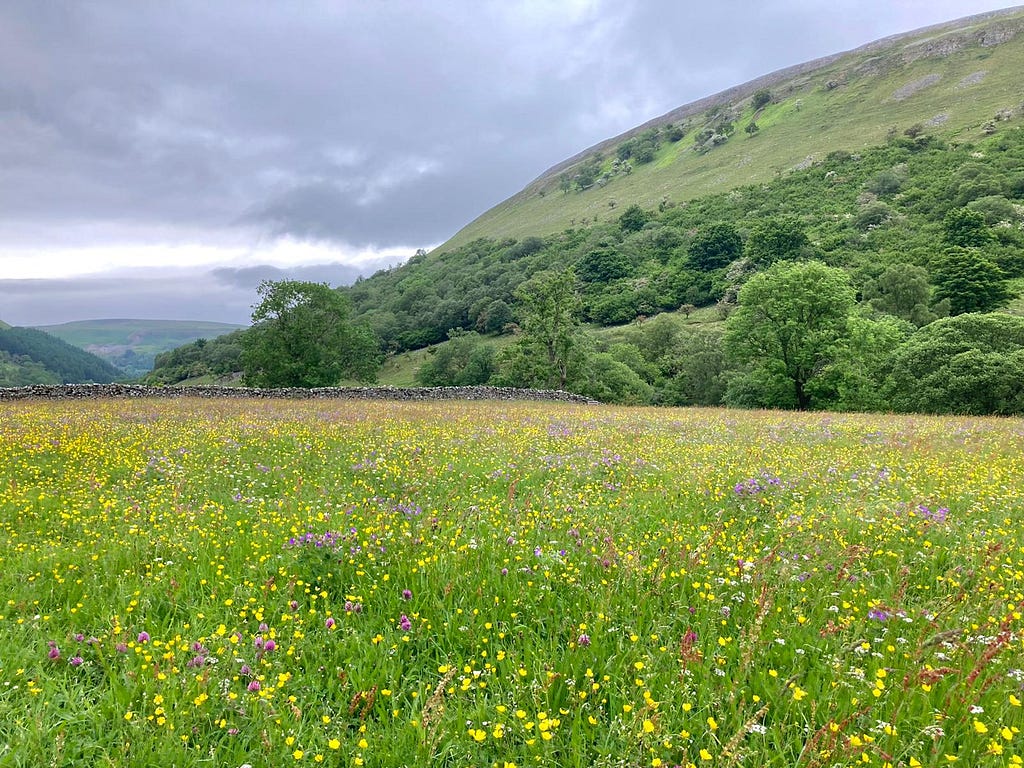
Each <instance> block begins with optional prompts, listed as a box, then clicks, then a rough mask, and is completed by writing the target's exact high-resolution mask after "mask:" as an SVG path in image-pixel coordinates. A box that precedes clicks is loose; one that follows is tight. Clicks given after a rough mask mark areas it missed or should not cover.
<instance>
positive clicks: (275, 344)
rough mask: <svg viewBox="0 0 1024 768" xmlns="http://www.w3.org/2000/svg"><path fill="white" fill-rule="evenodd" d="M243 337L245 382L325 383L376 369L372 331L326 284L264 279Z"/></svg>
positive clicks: (366, 376) (365, 377)
mask: <svg viewBox="0 0 1024 768" xmlns="http://www.w3.org/2000/svg"><path fill="white" fill-rule="evenodd" d="M256 290H257V293H258V294H259V296H260V302H259V304H256V305H255V306H254V307H253V312H252V322H253V325H252V328H250V329H249V331H248V332H247V333H246V334H245V336H244V337H243V349H242V366H243V369H244V371H245V381H246V383H247V384H249V385H252V386H259V387H329V386H335V385H337V384H339V383H340V382H341V381H342V380H343V379H347V378H352V379H357V380H359V381H372V380H374V379H375V378H376V375H377V369H378V368H379V367H380V352H379V347H378V344H377V340H376V339H375V338H374V336H373V334H372V333H371V332H370V331H369V330H368V329H366V328H363V327H361V326H353V325H352V324H351V323H350V322H349V320H348V302H347V301H346V300H345V298H344V297H343V296H342V295H341V294H340V293H338V292H337V291H335V290H333V289H332V288H331V287H330V286H328V285H327V284H325V283H306V282H300V281H297V280H281V281H269V280H264V281H263V282H261V283H260V284H259V286H258V287H257V289H256Z"/></svg>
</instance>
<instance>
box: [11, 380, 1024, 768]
mask: <svg viewBox="0 0 1024 768" xmlns="http://www.w3.org/2000/svg"><path fill="white" fill-rule="evenodd" d="M1022 446H1024V422H1021V421H1019V420H998V419H957V418H929V417H892V416H864V415H841V414H799V413H774V412H773V413H769V412H736V411H725V410H699V409H692V410H674V409H664V410H653V409H626V408H613V407H605V406H579V405H566V404H550V403H548V404H535V403H514V404H509V403H453V402H442V403H384V402H360V401H354V402H348V401H235V400H222V401H209V400H192V399H182V400H161V401H155V400H144V399H140V400H105V401H86V402H33V401H21V402H13V403H7V404H4V405H2V406H0V587H2V590H0V766H5V767H6V766H42V765H51V766H69V765H90V766H232V767H236V768H237V767H241V766H251V767H252V768H259V767H261V766H283V765H293V764H307V763H325V764H327V765H339V766H342V765H343V766H349V765H354V766H419V765H424V766H425V765H450V766H498V767H499V768H511V766H517V767H525V766H652V767H653V768H657V767H658V766H666V767H668V766H684V767H688V768H695V767H700V768H703V767H704V766H707V767H708V768H712V767H714V768H725V767H730V766H749V767H753V766H806V767H808V768H810V767H812V766H814V767H821V768H825V767H826V766H846V765H849V766H853V765H856V766H878V767H879V768H881V767H883V766H891V767H895V766H915V767H916V766H950V765H958V766H1020V765H1024V734H1022V733H1021V729H1022V728H1024V710H1022V706H1021V705H1022V700H1024V620H1022V610H1024V609H1022V606H1024V531H1022V526H1021V521H1022V517H1024V484H1022V478H1024V452H1022V450H1021V449H1022Z"/></svg>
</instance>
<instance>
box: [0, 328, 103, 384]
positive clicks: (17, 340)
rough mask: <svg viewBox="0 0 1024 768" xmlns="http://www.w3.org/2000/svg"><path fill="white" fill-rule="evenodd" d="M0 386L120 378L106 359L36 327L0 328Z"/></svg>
mask: <svg viewBox="0 0 1024 768" xmlns="http://www.w3.org/2000/svg"><path fill="white" fill-rule="evenodd" d="M0 354H2V355H3V360H2V363H3V365H2V366H0V367H2V369H3V371H2V375H0V385H2V386H21V385H24V384H54V383H60V384H78V383H85V382H96V383H107V382H111V381H116V380H117V379H119V378H122V377H123V374H122V372H121V371H119V370H118V369H117V368H115V367H114V366H112V365H111V364H110V363H108V362H107V361H106V360H102V359H101V358H99V357H97V356H96V355H93V354H91V353H89V352H86V351H85V350H83V349H79V348H78V347H75V346H73V345H71V344H68V343H67V342H65V341H63V340H61V339H58V338H57V337H55V336H51V335H50V334H48V333H45V332H43V331H40V330H39V329H37V328H11V327H8V328H3V329H0Z"/></svg>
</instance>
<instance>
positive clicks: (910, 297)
mask: <svg viewBox="0 0 1024 768" xmlns="http://www.w3.org/2000/svg"><path fill="white" fill-rule="evenodd" d="M931 295H932V286H931V284H930V283H929V282H928V271H927V270H926V269H924V267H919V266H917V265H916V264H892V265H890V266H888V267H887V268H886V270H885V271H884V272H883V273H882V274H881V275H879V276H878V277H876V278H875V279H874V280H871V281H869V282H868V283H867V285H865V286H864V298H865V299H867V300H868V301H869V302H870V303H871V306H872V307H874V308H875V309H876V310H878V311H879V312H885V313H886V314H888V315H895V316H896V317H901V318H903V319H904V320H909V321H910V322H912V323H914V325H918V326H921V325H927V324H928V323H930V322H932V321H933V320H935V319H936V318H937V315H936V314H934V313H932V312H931V311H930V310H929V309H928V304H929V303H930V301H931Z"/></svg>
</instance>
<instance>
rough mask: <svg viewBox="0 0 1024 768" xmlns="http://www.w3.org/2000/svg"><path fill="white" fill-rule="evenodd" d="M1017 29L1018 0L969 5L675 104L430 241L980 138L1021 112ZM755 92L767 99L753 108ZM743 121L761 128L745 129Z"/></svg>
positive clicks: (588, 218) (513, 232) (556, 227)
mask: <svg viewBox="0 0 1024 768" xmlns="http://www.w3.org/2000/svg"><path fill="white" fill-rule="evenodd" d="M1022 31H1024V10H1022V9H1021V8H1016V9H1011V10H1009V11H1002V12H997V13H992V14H985V15H981V16H973V17H969V18H967V19H961V20H959V21H954V22H949V23H947V24H942V25H938V26H933V27H929V28H926V29H922V30H917V31H915V32H910V33H907V34H903V35H897V36H894V37H889V38H886V39H884V40H880V41H877V42H874V43H871V44H869V45H866V46H863V47H861V48H858V49H856V50H853V51H850V52H848V53H843V54H838V55H835V56H829V57H826V58H823V59H818V60H816V61H812V62H808V63H806V64H802V65H799V66H796V67H791V68H788V69H785V70H781V71H779V72H775V73H773V74H770V75H767V76H764V77H761V78H758V79H756V80H752V81H750V82H748V83H745V84H743V85H740V86H737V87H735V88H730V89H729V90H726V91H723V92H721V93H718V94H715V95H713V96H709V97H707V98H704V99H701V100H699V101H696V102H693V103H691V104H688V105H685V106H682V107H680V108H678V109H675V110H673V111H671V112H669V113H667V114H665V115H662V116H661V117H658V118H655V119H653V120H650V121H648V122H645V123H644V124H642V125H639V126H637V127H636V128H634V129H632V130H630V131H627V132H626V133H624V134H622V135H620V136H617V137H614V138H611V139H608V140H607V141H604V142H601V143H600V144H598V145H596V146H594V147H591V148H590V149H588V150H586V151H584V152H581V153H579V154H578V155H576V156H574V157H572V158H569V159H567V160H565V161H564V162H562V163H559V164H557V165H556V166H554V167H553V168H551V169H549V170H548V171H546V172H545V173H543V174H541V176H540V177H539V178H537V179H536V180H535V181H534V182H532V183H531V184H529V185H528V186H527V187H526V188H525V189H524V190H522V191H521V192H519V193H518V194H516V195H514V196H513V197H511V198H509V199H508V200H506V201H505V202H503V203H500V204H499V205H497V206H495V207H494V208H492V209H491V210H489V211H487V212H486V213H484V214H483V215H482V216H480V217H479V218H478V219H476V220H475V221H473V222H472V223H470V224H469V225H468V226H466V227H465V228H464V229H463V230H461V231H460V232H459V233H457V234H456V235H455V236H454V237H453V238H452V239H451V240H449V241H448V242H446V243H445V244H443V245H442V246H441V247H440V249H439V250H442V251H447V250H451V249H452V248H455V247H457V246H460V245H465V244H466V243H469V242H471V241H472V240H474V239H477V238H480V237H487V238H494V239H499V240H500V239H503V238H508V237H516V238H522V237H524V236H528V235H546V234H551V233H555V232H561V231H562V230H564V229H566V228H567V227H576V226H580V225H581V224H584V223H593V222H595V221H598V222H601V221H608V220H610V219H612V218H615V217H616V216H617V215H618V212H619V211H621V210H622V209H623V208H625V207H626V206H628V205H629V204H631V203H636V204H639V205H640V206H642V207H645V208H652V207H655V206H658V205H661V204H664V203H665V202H670V203H671V202H676V203H678V202H683V201H687V200H692V199H694V198H697V197H701V196H704V195H707V194H711V193H715V192H722V191H727V190H729V189H733V188H735V187H738V186H743V185H749V184H756V183H761V182H764V181H768V180H771V179H772V178H775V177H776V176H778V175H779V174H785V173H788V172H790V171H792V170H793V169H796V168H800V167H804V166H806V165H808V164H810V163H812V162H815V161H820V160H822V159H823V158H824V157H825V155H827V154H828V153H829V152H832V151H835V150H846V151H849V152H857V151H861V150H863V149H864V148H867V147H871V146H876V145H878V144H881V143H884V142H885V141H886V140H887V137H888V136H889V135H890V133H891V132H892V131H893V130H895V131H898V132H902V131H903V130H905V129H907V128H910V127H911V126H917V125H920V126H921V127H922V128H923V129H924V130H926V131H928V132H929V133H932V134H934V135H937V136H941V137H943V138H945V139H948V140H952V141H960V142H964V141H975V140H977V139H978V138H980V137H981V136H982V135H983V134H984V133H985V132H986V131H987V130H990V127H991V123H992V122H994V121H999V120H1000V119H1002V118H1004V117H1007V116H1013V115H1019V111H1020V107H1021V99H1022V96H1021V90H1020V73H1021V72H1024V34H1022ZM723 55H728V54H727V53H725V54H723ZM760 92H767V94H768V96H769V97H770V101H769V102H768V103H767V104H766V105H764V106H763V107H755V105H754V100H755V98H754V97H755V96H756V95H757V94H758V93H760ZM751 123H754V124H756V126H757V127H758V130H757V131H756V132H754V133H747V132H746V128H747V126H749V125H751ZM709 131H710V132H712V135H711V136H707V134H708V132H709ZM652 134H653V135H652ZM645 135H647V136H648V138H652V139H653V141H648V142H647V144H649V145H651V146H653V147H654V151H653V152H647V151H645V152H644V153H643V154H642V155H641V157H640V158H639V159H638V157H637V155H636V153H629V152H628V150H623V149H622V148H623V147H624V145H626V144H627V143H628V142H630V141H634V142H635V143H636V144H643V143H644V142H643V137H644V136H645ZM702 136H703V137H704V140H703V141H698V139H699V138H701V137H702ZM713 137H717V138H713ZM717 141H720V143H715V142H717ZM648 149H650V147H648ZM620 153H625V154H630V155H632V156H631V157H628V158H627V161H628V164H629V170H628V172H626V170H625V164H624V163H617V162H616V160H617V159H618V157H619V155H620ZM580 181H582V182H583V186H584V187H585V188H584V189H580V186H581V184H580ZM566 183H568V188H569V189H568V191H566Z"/></svg>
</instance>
